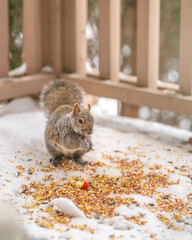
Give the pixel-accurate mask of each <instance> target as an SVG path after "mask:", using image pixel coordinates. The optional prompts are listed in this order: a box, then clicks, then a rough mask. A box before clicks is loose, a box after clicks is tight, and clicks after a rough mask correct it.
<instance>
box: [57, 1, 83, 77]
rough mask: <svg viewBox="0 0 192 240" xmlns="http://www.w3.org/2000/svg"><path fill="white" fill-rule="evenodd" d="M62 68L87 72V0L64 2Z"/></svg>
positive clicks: (81, 72)
mask: <svg viewBox="0 0 192 240" xmlns="http://www.w3.org/2000/svg"><path fill="white" fill-rule="evenodd" d="M61 3H62V6H61V7H62V16H61V19H62V20H61V21H62V23H61V29H62V36H61V38H62V69H63V70H64V71H66V72H76V73H79V74H81V75H85V74H86V65H85V64H86V53H87V44H86V21H87V1H86V0H81V1H79V0H63V1H62V2H61Z"/></svg>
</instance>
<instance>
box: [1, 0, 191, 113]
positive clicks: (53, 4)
mask: <svg viewBox="0 0 192 240" xmlns="http://www.w3.org/2000/svg"><path fill="white" fill-rule="evenodd" d="M23 3H24V7H23V34H24V40H23V61H24V62H26V63H27V75H25V76H23V77H20V78H13V79H8V80H0V100H3V99H6V98H13V97H19V96H23V95H27V94H32V93H37V92H39V91H40V90H41V88H42V86H43V85H44V84H45V83H46V82H47V81H49V80H50V79H54V78H55V77H64V78H66V79H70V80H71V81H74V82H76V83H78V84H80V85H82V86H83V88H84V89H85V90H86V91H87V92H88V93H89V94H93V95H96V96H104V97H110V98H115V99H118V100H119V101H121V102H122V103H123V108H124V112H126V108H128V107H129V105H132V106H138V105H146V106H149V107H151V108H159V109H164V110H169V111H173V112H176V113H180V114H188V115H192V51H191V49H192V28H191V22H192V15H191V12H192V1H191V0H185V1H181V27H180V28H181V29H180V79H179V85H174V84H173V85H172V84H166V83H163V84H158V83H159V81H158V75H159V18H160V14H159V13H160V0H138V1H137V30H136V31H137V34H136V35H137V41H136V52H137V53H136V59H137V60H136V76H124V77H123V78H121V74H120V73H119V72H120V64H119V63H120V60H119V59H120V29H121V28H120V9H121V8H120V4H121V1H120V0H99V73H98V74H97V75H94V76H93V75H92V76H90V73H87V72H86V65H85V63H86V52H87V43H86V22H87V0H81V1H79V0H33V1H31V0H24V1H23ZM8 56H9V44H8V0H0V77H2V78H3V77H7V76H8V70H9V60H8ZM45 65H50V66H52V67H53V69H54V73H52V74H45V73H44V74H42V73H40V70H41V68H42V67H43V66H45ZM164 89H174V90H176V92H177V94H175V95H170V94H167V93H166V92H165V91H164ZM128 104H129V105H128Z"/></svg>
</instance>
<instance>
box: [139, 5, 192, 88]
mask: <svg viewBox="0 0 192 240" xmlns="http://www.w3.org/2000/svg"><path fill="white" fill-rule="evenodd" d="M189 1H190V0H189ZM159 19H160V0H138V1H137V60H136V64H137V66H136V71H137V76H138V86H141V87H149V88H156V86H157V80H158V77H159V22H160V21H159Z"/></svg>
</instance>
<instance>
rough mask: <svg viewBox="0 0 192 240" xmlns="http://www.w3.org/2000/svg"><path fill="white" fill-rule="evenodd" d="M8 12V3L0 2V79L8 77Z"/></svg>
mask: <svg viewBox="0 0 192 240" xmlns="http://www.w3.org/2000/svg"><path fill="white" fill-rule="evenodd" d="M8 11H9V9H8V1H7V0H0V77H6V76H8V71H9V25H8V13H9V12H8Z"/></svg>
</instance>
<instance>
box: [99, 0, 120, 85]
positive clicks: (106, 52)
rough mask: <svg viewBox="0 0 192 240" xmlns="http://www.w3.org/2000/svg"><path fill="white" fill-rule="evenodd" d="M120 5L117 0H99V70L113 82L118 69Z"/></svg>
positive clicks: (116, 77)
mask: <svg viewBox="0 0 192 240" xmlns="http://www.w3.org/2000/svg"><path fill="white" fill-rule="evenodd" d="M120 7H121V1H119V0H113V1H110V0H100V1H99V72H100V76H101V77H102V78H105V79H106V78H107V79H111V80H112V81H114V82H117V81H118V80H119V71H120V9H121V8H120Z"/></svg>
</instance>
